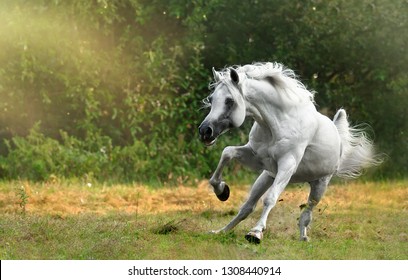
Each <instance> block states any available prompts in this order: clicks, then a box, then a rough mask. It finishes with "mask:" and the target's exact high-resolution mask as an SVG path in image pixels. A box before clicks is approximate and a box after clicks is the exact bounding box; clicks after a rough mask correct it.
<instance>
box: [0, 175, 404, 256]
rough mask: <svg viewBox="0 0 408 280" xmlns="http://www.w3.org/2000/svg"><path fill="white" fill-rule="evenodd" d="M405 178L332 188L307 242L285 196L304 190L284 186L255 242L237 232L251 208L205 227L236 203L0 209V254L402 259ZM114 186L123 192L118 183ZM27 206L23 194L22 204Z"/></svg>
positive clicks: (229, 212) (229, 213)
mask: <svg viewBox="0 0 408 280" xmlns="http://www.w3.org/2000/svg"><path fill="white" fill-rule="evenodd" d="M406 185H407V184H406V182H397V183H395V182H392V183H391V182H387V183H362V184H360V185H359V184H354V185H338V186H334V187H332V189H330V190H329V191H328V193H327V195H326V196H327V199H326V200H323V201H322V203H321V204H319V206H320V207H318V208H317V209H316V211H315V215H314V220H313V223H312V227H311V229H310V231H309V234H310V237H311V239H312V240H311V242H309V243H304V242H300V241H298V229H297V218H298V216H299V215H300V209H299V205H300V204H299V203H298V201H297V200H296V199H291V197H292V196H295V195H296V194H297V193H299V192H300V191H301V192H302V195H304V196H306V195H307V192H306V191H305V190H304V189H302V190H298V189H297V188H290V189H288V190H287V191H286V195H284V196H283V201H281V202H279V203H278V205H277V206H276V207H275V209H274V210H273V211H272V212H271V215H270V217H269V220H268V229H267V230H266V232H265V234H264V239H263V241H262V243H261V244H260V245H254V244H250V243H248V242H247V241H246V240H245V238H244V235H245V234H246V232H247V231H248V230H249V229H250V228H251V227H252V226H253V225H254V224H255V222H256V221H257V219H258V218H259V215H260V209H259V208H258V209H257V210H256V211H255V212H254V213H253V214H252V215H251V216H250V217H249V218H248V219H247V220H245V221H243V222H242V223H241V224H240V225H238V226H237V227H236V228H235V230H234V231H231V232H228V233H223V234H219V235H214V234H210V233H209V231H210V230H212V229H218V228H220V227H222V226H223V225H225V224H226V223H227V222H228V221H229V220H230V219H231V218H232V217H233V216H234V215H235V214H236V210H232V209H235V208H236V209H238V207H239V205H234V207H232V208H231V209H230V210H219V209H215V208H214V207H208V208H206V209H204V210H200V211H188V210H183V211H169V212H167V213H159V214H153V213H136V212H134V213H125V212H124V211H119V210H111V211H109V212H107V213H104V214H97V213H92V212H88V213H81V214H76V215H72V214H70V215H66V216H64V215H60V214H47V213H43V214H38V213H35V214H32V213H30V212H29V211H28V212H27V211H25V212H24V213H23V212H21V211H15V212H14V213H5V212H3V213H2V215H1V217H0V258H1V259H62V260H66V259H98V260H104V259H136V260H137V259H152V260H158V259H338V260H342V259H392V260H397V259H407V258H408V236H407V232H406V229H407V228H408V219H407V210H408V209H407V200H406V194H407V187H406ZM120 190H121V192H122V193H126V191H125V190H124V188H123V187H121V188H120ZM3 191H4V189H3ZM90 191H91V190H90ZM92 192H95V190H92ZM16 193H17V192H16ZM387 194H388V196H387ZM31 195H32V194H31ZM30 197H31V196H30ZM353 197H354V199H353ZM361 197H364V199H362V198H361ZM2 203H3V204H7V203H6V202H5V201H2ZM220 203H221V202H220ZM29 206H30V198H28V199H27V201H26V207H27V209H30V208H29ZM18 207H19V206H18V205H16V208H17V209H18Z"/></svg>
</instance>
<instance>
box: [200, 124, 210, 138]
mask: <svg viewBox="0 0 408 280" xmlns="http://www.w3.org/2000/svg"><path fill="white" fill-rule="evenodd" d="M198 129H199V132H200V135H201V138H202V139H205V140H207V139H209V138H211V137H212V136H213V129H212V128H211V126H210V125H208V124H204V125H201V126H200V127H199V128H198Z"/></svg>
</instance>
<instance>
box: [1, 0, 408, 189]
mask: <svg viewBox="0 0 408 280" xmlns="http://www.w3.org/2000/svg"><path fill="white" fill-rule="evenodd" d="M407 15H408V4H407V2H406V1H402V0H397V1H386V0H377V1H374V0H364V1H357V0H356V1H346V0H335V1H319V0H315V1H307V2H305V3H303V2H300V1H285V2H282V1H278V0H265V1H257V0H252V1H237V0H230V1H220V0H210V1H203V0H194V1H187V0H173V1H159V0H154V1H145V0H118V1H109V0H95V1H81V0H76V1H58V0H36V1H29V2H27V1H23V0H18V1H16V0H13V1H12V0H0V50H1V51H0V138H1V143H0V177H1V178H6V179H11V178H27V179H31V180H46V179H47V178H49V177H50V176H61V177H81V176H92V177H94V178H95V179H98V180H111V181H127V180H134V181H145V180H149V181H151V180H158V181H161V182H163V181H167V180H182V181H183V180H187V179H191V178H196V177H203V176H208V175H209V174H210V172H211V170H213V168H214V167H215V165H216V162H217V160H218V156H219V154H220V151H221V150H222V148H223V147H224V146H225V145H226V143H230V144H242V143H244V141H245V139H246V133H247V132H248V131H247V128H243V129H241V130H236V131H235V132H231V133H230V134H228V135H226V136H224V137H223V139H222V141H220V142H219V144H218V145H217V146H216V147H214V148H212V149H210V150H209V149H206V148H204V147H203V145H202V144H201V143H199V141H198V138H197V126H198V124H199V123H200V121H201V120H202V118H203V117H204V115H205V113H206V111H205V110H201V106H202V104H201V100H202V99H203V98H204V97H205V96H207V95H208V94H209V92H208V83H209V81H210V78H211V71H210V69H211V67H212V66H215V67H216V68H222V67H224V66H225V65H233V64H246V63H251V62H254V61H279V62H282V63H284V64H286V65H287V66H288V67H290V68H292V69H294V70H295V71H296V72H297V73H298V74H299V76H300V77H301V79H302V81H303V82H304V83H305V84H306V85H308V87H309V88H313V89H315V90H317V92H318V94H317V96H316V100H317V104H319V105H320V107H319V109H320V110H321V111H324V112H325V113H326V114H328V115H329V116H331V115H332V114H333V113H334V112H335V110H336V109H338V108H340V107H343V108H345V109H346V110H347V111H348V113H349V114H350V118H351V120H352V122H355V123H359V122H367V123H368V124H370V125H371V126H372V128H373V131H374V133H375V142H376V143H378V147H379V150H380V151H382V152H385V153H387V154H388V155H389V160H388V161H386V163H385V164H383V166H382V167H381V168H380V169H379V170H377V172H376V174H377V175H376V176H386V177H391V176H404V175H406V174H408V165H407V164H406V163H407V162H408V140H407V138H408V136H407V133H408V120H407V115H408V114H407V109H406V108H407V105H408V92H407V88H408V87H407V86H408V57H407V56H408V53H407V52H406V50H405V48H406V46H407V45H408V34H407V31H406V30H407V29H408V28H407V25H408V16H407ZM236 173H237V169H235V173H233V174H236Z"/></svg>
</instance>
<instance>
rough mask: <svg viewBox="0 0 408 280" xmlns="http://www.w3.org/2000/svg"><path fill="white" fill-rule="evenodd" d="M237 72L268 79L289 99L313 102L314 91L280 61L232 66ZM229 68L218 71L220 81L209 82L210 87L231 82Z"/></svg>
mask: <svg viewBox="0 0 408 280" xmlns="http://www.w3.org/2000/svg"><path fill="white" fill-rule="evenodd" d="M232 68H234V69H235V70H236V71H237V72H238V73H239V74H243V75H244V76H246V77H247V78H249V79H255V80H263V79H266V80H268V81H269V82H270V83H271V84H272V85H273V86H274V87H275V88H276V90H277V91H278V92H279V93H281V94H285V95H286V96H287V97H288V98H289V99H291V100H292V102H293V101H295V100H298V101H300V102H301V101H311V102H314V91H309V90H308V89H307V88H306V86H305V85H304V84H303V83H302V82H300V81H299V80H298V79H297V77H296V74H295V72H294V71H293V70H291V69H289V68H286V67H285V66H283V65H282V64H280V63H277V62H275V63H272V62H265V63H259V62H257V63H253V64H247V65H244V66H233V67H232ZM230 69H231V67H226V68H224V69H223V70H221V71H220V72H218V73H219V74H220V77H222V79H221V80H220V81H216V82H213V83H211V84H210V88H215V87H216V86H217V85H218V84H219V83H227V84H231V80H230Z"/></svg>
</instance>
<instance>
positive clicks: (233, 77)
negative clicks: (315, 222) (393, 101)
mask: <svg viewBox="0 0 408 280" xmlns="http://www.w3.org/2000/svg"><path fill="white" fill-rule="evenodd" d="M213 74H214V79H215V82H214V83H213V84H212V85H211V86H212V88H214V91H213V93H212V94H211V95H210V96H209V97H208V98H207V99H206V101H205V102H206V104H207V105H208V106H209V107H211V110H210V112H209V114H208V115H207V117H206V118H205V119H204V121H203V122H202V124H201V125H200V127H199V133H200V138H201V140H202V141H203V142H204V144H206V145H207V146H209V145H212V144H214V143H215V141H216V139H217V137H218V136H220V135H221V134H222V133H224V132H226V131H227V130H228V129H230V128H232V127H239V126H241V125H242V123H243V122H244V119H245V117H246V116H251V117H252V118H253V119H254V120H255V122H254V125H253V126H252V129H251V132H250V134H249V142H248V143H247V144H246V145H244V146H235V147H232V146H231V147H226V148H225V149H224V151H223V152H222V155H221V159H220V162H219V163H218V166H217V169H216V170H215V172H214V174H213V176H212V177H211V179H210V184H211V185H212V186H213V188H214V192H215V194H216V195H217V197H218V198H219V199H220V200H222V201H225V200H227V199H228V197H229V192H230V190H229V187H228V185H227V184H226V183H225V182H224V181H223V180H222V170H223V169H224V167H225V166H226V164H228V162H229V161H230V160H232V159H236V160H238V161H239V162H240V163H241V164H243V165H245V166H248V167H250V168H252V169H254V170H259V171H260V172H261V174H260V176H259V177H258V178H257V180H256V181H255V183H254V184H253V186H252V188H251V191H250V194H249V197H248V199H247V201H246V202H245V203H244V204H243V206H242V207H241V208H240V210H239V212H238V214H237V216H236V217H234V218H233V219H232V220H231V222H230V223H229V224H227V225H226V226H225V227H223V228H221V229H219V230H216V231H213V232H214V233H218V232H222V231H228V230H230V229H232V228H234V227H235V226H236V225H237V224H238V223H239V222H241V221H242V220H244V219H245V218H246V217H247V216H248V215H249V214H250V213H251V212H252V211H253V210H254V208H255V206H256V203H257V201H258V200H259V199H260V198H261V197H262V196H263V195H264V194H265V195H264V199H263V203H264V209H263V212H262V215H261V218H260V220H259V221H258V223H257V224H256V225H255V226H254V227H253V228H252V229H251V230H250V232H249V233H248V234H247V235H246V239H247V240H248V241H250V242H254V243H259V242H260V240H261V239H262V236H263V234H262V232H263V231H264V230H265V228H266V220H267V217H268V214H269V212H270V211H271V209H272V208H273V207H274V206H275V204H276V201H277V200H278V197H279V195H280V194H281V193H282V191H283V190H284V189H285V187H286V185H287V184H288V183H293V182H308V183H309V184H310V187H311V189H310V195H309V198H308V202H307V204H306V207H305V208H304V210H303V212H302V213H301V216H300V219H299V229H300V239H301V240H305V241H307V240H308V239H309V238H308V236H307V234H306V228H307V227H308V225H309V223H310V222H311V220H312V210H313V208H314V207H315V206H316V205H317V204H318V203H319V201H320V199H321V198H322V196H323V194H324V192H325V190H326V187H327V185H328V183H329V181H330V179H331V178H332V176H333V175H336V176H339V177H349V178H350V177H357V176H358V175H360V171H361V169H362V168H366V167H368V166H371V165H376V164H378V163H379V162H380V160H379V159H378V157H377V156H376V155H374V151H373V144H372V142H371V141H370V140H369V139H368V138H367V137H366V135H365V133H364V132H363V131H361V130H360V129H357V128H353V127H350V126H349V123H348V121H347V115H346V112H345V111H344V110H343V109H340V110H338V112H337V113H336V115H335V116H334V119H333V121H331V120H330V119H329V118H327V117H325V116H323V115H322V114H320V113H319V112H317V110H316V108H315V106H314V99H313V92H310V91H308V90H307V89H306V87H305V86H304V85H303V84H302V83H301V82H300V81H299V80H297V79H296V76H295V74H294V72H293V71H292V70H290V69H287V68H285V67H284V66H283V65H282V64H279V63H255V64H251V65H245V66H241V67H234V68H232V67H231V68H226V69H224V70H222V71H220V72H217V71H215V70H214V68H213Z"/></svg>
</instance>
